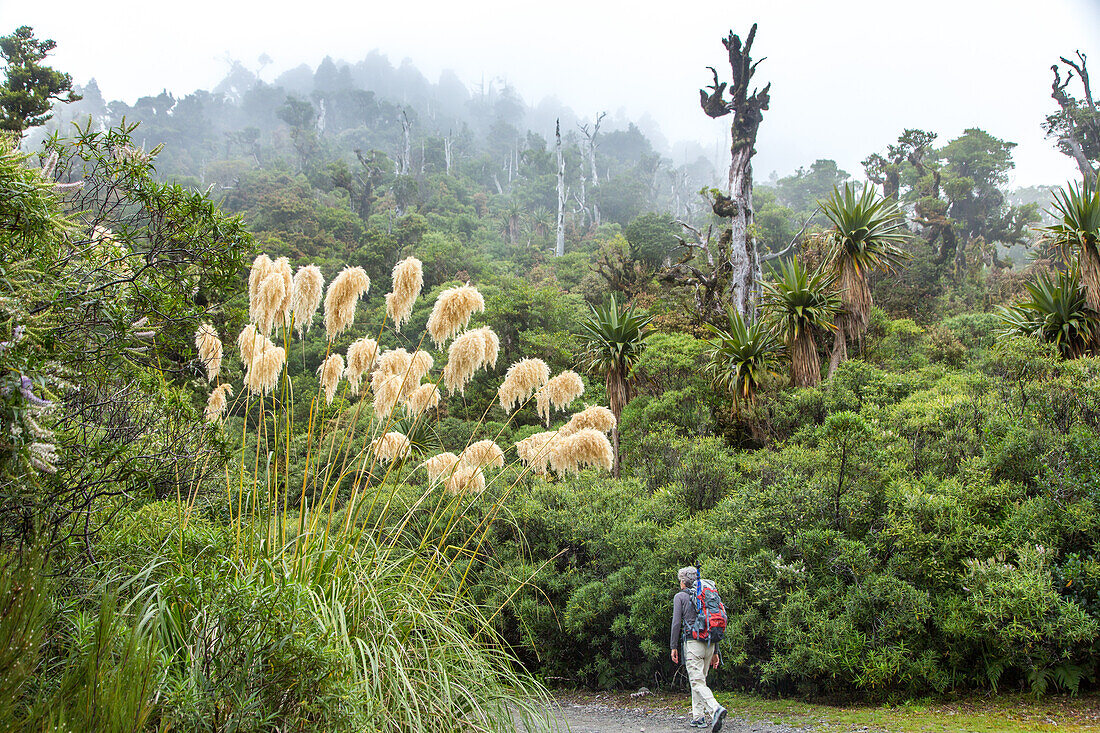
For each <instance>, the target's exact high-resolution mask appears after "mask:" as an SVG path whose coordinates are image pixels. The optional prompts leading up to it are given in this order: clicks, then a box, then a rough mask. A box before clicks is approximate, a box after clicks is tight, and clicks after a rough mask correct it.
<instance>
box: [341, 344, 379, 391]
mask: <svg viewBox="0 0 1100 733" xmlns="http://www.w3.org/2000/svg"><path fill="white" fill-rule="evenodd" d="M377 361H378V342H377V341H375V340H374V339H372V338H361V339H359V340H358V341H353V342H352V344H351V346H349V347H348V358H347V366H346V367H345V368H344V374H345V375H346V376H347V379H348V384H349V385H350V386H351V391H352V392H353V393H355V394H358V393H359V385H360V382H361V381H362V380H363V375H364V374H366V373H367V372H369V371H370V370H371V369H373V368H374V365H375V363H376V362H377Z"/></svg>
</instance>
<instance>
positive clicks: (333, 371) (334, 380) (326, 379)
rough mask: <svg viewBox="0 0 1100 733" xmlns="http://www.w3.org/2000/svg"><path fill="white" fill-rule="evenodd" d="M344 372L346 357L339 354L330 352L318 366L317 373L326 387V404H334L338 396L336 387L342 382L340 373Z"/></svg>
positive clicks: (322, 384)
mask: <svg viewBox="0 0 1100 733" xmlns="http://www.w3.org/2000/svg"><path fill="white" fill-rule="evenodd" d="M343 373H344V357H342V356H340V355H339V354H330V355H329V357H328V358H327V359H325V360H324V361H323V362H322V363H321V366H320V367H318V368H317V374H318V375H319V376H320V378H321V386H322V387H324V389H325V404H328V405H331V404H332V400H333V398H334V397H335V396H336V387H337V385H339V383H340V375H341V374H343Z"/></svg>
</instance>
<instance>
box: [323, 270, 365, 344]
mask: <svg viewBox="0 0 1100 733" xmlns="http://www.w3.org/2000/svg"><path fill="white" fill-rule="evenodd" d="M368 290H370V278H369V277H367V273H366V272H365V271H364V270H363V268H362V267H345V268H344V269H343V270H342V271H341V272H340V274H339V275H337V276H336V279H335V280H333V281H332V282H331V283H329V286H328V292H327V293H326V294H325V331H327V332H328V339H329V341H332V340H333V339H334V338H336V337H337V336H339V335H340V334H341V333H343V332H344V330H345V329H347V327H348V326H350V325H351V322H352V321H353V320H355V306H356V305H357V304H358V303H359V298H360V297H362V296H363V295H364V294H365V293H366V292H367V291H368Z"/></svg>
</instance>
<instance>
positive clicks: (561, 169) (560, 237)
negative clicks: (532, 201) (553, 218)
mask: <svg viewBox="0 0 1100 733" xmlns="http://www.w3.org/2000/svg"><path fill="white" fill-rule="evenodd" d="M554 138H555V140H556V144H557V148H558V234H557V239H556V242H555V245H554V252H555V254H557V256H558V257H561V256H562V255H564V254H565V156H564V155H562V152H561V121H560V120H558V121H557V122H555V123H554Z"/></svg>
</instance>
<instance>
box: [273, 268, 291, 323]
mask: <svg viewBox="0 0 1100 733" xmlns="http://www.w3.org/2000/svg"><path fill="white" fill-rule="evenodd" d="M271 274H272V275H278V276H279V279H280V280H282V284H283V287H282V291H283V297H282V299H281V300H280V301H279V302H278V304H277V305H275V317H274V321H275V323H276V325H280V326H282V327H283V328H290V304H291V302H292V301H293V298H294V271H293V270H292V269H290V260H289V259H287V258H286V257H280V258H278V259H277V260H275V262H274V263H273V264H272V266H271Z"/></svg>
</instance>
